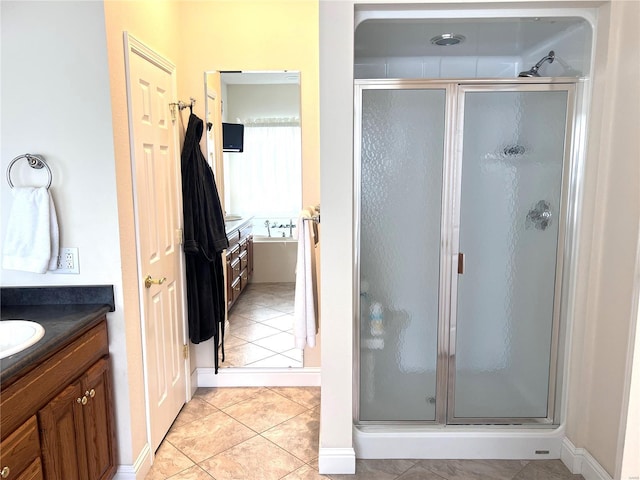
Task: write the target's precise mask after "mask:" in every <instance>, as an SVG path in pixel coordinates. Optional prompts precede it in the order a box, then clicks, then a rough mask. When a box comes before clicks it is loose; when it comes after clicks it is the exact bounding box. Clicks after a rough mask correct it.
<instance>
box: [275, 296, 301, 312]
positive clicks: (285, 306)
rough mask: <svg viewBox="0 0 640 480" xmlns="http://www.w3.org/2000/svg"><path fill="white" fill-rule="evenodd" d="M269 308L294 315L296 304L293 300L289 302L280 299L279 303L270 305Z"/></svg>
mask: <svg viewBox="0 0 640 480" xmlns="http://www.w3.org/2000/svg"><path fill="white" fill-rule="evenodd" d="M269 308H272V309H273V310H278V311H279V312H282V313H288V314H292V313H293V312H294V311H295V302H294V301H293V300H287V299H285V298H278V301H277V302H274V303H272V304H271V305H269Z"/></svg>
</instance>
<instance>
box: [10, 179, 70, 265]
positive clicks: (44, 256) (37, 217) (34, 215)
mask: <svg viewBox="0 0 640 480" xmlns="http://www.w3.org/2000/svg"><path fill="white" fill-rule="evenodd" d="M12 193H13V205H12V207H11V212H10V213H9V222H8V223H7V234H6V237H5V241H4V248H3V257H2V268H5V269H9V270H23V271H25V272H34V273H45V272H46V271H47V270H55V269H56V264H57V260H58V247H59V243H58V242H59V238H58V237H59V231H58V218H57V216H56V209H55V207H54V205H53V199H52V198H51V195H50V194H49V190H48V189H47V188H46V187H38V188H36V187H16V188H14V189H13V190H12Z"/></svg>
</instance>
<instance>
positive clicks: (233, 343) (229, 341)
mask: <svg viewBox="0 0 640 480" xmlns="http://www.w3.org/2000/svg"><path fill="white" fill-rule="evenodd" d="M232 332H233V327H231V330H229V333H227V334H226V335H225V336H224V337H225V338H224V348H225V350H226V349H227V348H233V347H239V346H240V345H246V343H247V341H246V340H243V339H242V338H238V337H236V336H235V335H233V333H232Z"/></svg>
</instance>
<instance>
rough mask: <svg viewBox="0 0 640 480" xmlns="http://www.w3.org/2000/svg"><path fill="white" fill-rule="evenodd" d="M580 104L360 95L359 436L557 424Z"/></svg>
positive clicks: (558, 99)
mask: <svg viewBox="0 0 640 480" xmlns="http://www.w3.org/2000/svg"><path fill="white" fill-rule="evenodd" d="M547 80H548V79H547ZM574 96H575V93H574V84H572V83H562V82H557V83H548V82H547V83H541V82H540V81H533V82H532V83H525V82H524V81H513V80H512V81H510V82H508V81H504V82H500V81H498V82H495V81H494V82H493V83H490V82H484V81H469V82H446V81H439V80H438V81H430V80H357V81H356V85H355V101H356V106H355V108H356V115H355V118H356V122H355V136H356V138H355V143H354V144H355V149H356V151H355V158H356V161H355V170H356V171H355V184H356V185H355V187H356V188H355V190H356V201H355V208H356V218H357V219H358V223H357V228H356V235H355V242H356V245H355V248H356V259H357V260H356V262H357V265H356V269H355V271H356V279H355V281H356V284H357V288H356V291H357V299H356V303H357V306H358V308H357V312H358V316H359V318H357V319H356V320H357V321H356V324H357V329H358V333H357V335H356V341H357V343H358V344H357V351H358V354H359V356H358V368H357V370H358V374H357V377H358V378H357V384H358V385H357V388H356V396H357V400H356V423H357V424H363V425H366V424H380V423H393V424H402V423H416V422H420V423H427V424H429V423H432V424H440V425H454V424H481V425H485V424H488V425H496V424H497V425H505V424H539V425H554V424H557V423H558V418H557V412H556V408H555V405H556V403H557V402H556V398H557V393H558V392H557V386H558V378H557V375H558V373H557V372H558V368H557V367H558V343H559V333H560V327H561V325H560V318H561V315H560V309H561V287H562V265H563V250H564V243H565V227H566V222H567V220H566V219H567V217H568V215H567V203H568V202H567V192H568V187H569V176H570V175H569V172H570V161H569V158H570V155H569V151H570V146H571V143H572V142H571V135H572V122H573V109H574Z"/></svg>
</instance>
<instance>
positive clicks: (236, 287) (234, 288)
mask: <svg viewBox="0 0 640 480" xmlns="http://www.w3.org/2000/svg"><path fill="white" fill-rule="evenodd" d="M240 291H241V285H240V278H236V280H235V281H234V282H233V283H232V284H231V294H232V299H231V303H233V302H235V301H236V300H237V299H238V297H239V296H240Z"/></svg>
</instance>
